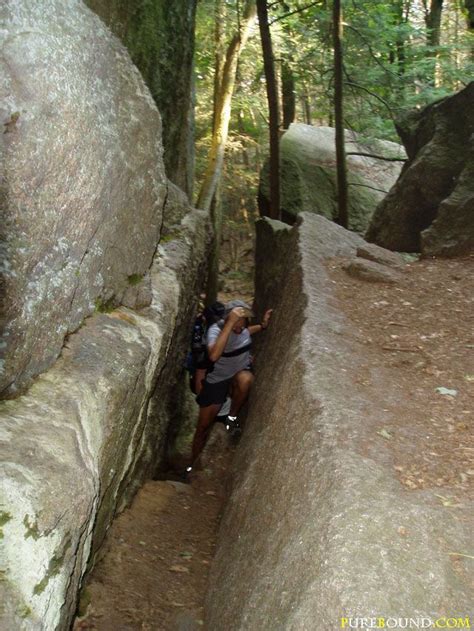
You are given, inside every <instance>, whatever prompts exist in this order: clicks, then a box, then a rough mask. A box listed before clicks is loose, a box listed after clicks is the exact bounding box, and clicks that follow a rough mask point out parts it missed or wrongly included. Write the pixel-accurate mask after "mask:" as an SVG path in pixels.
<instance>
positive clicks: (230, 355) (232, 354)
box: [221, 342, 252, 357]
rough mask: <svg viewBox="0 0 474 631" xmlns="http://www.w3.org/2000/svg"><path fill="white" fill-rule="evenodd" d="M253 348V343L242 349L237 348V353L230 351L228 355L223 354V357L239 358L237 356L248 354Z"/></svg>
mask: <svg viewBox="0 0 474 631" xmlns="http://www.w3.org/2000/svg"><path fill="white" fill-rule="evenodd" d="M251 348H252V343H251V342H250V344H246V345H245V346H242V347H241V348H237V349H236V350H235V351H229V352H228V353H222V355H221V357H237V355H242V353H246V352H247V351H249V350H250V349H251Z"/></svg>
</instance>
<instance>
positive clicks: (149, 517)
mask: <svg viewBox="0 0 474 631" xmlns="http://www.w3.org/2000/svg"><path fill="white" fill-rule="evenodd" d="M232 454H233V446H232V445H230V444H229V443H228V440H227V435H226V433H225V429H224V427H223V426H222V425H219V424H217V425H216V426H215V427H214V429H213V432H212V434H211V438H210V440H209V443H208V446H207V447H206V451H205V453H204V455H203V463H204V464H203V469H202V471H197V472H196V473H193V479H192V481H191V483H190V484H185V483H183V482H178V481H174V480H164V481H161V480H156V481H149V482H147V483H146V484H145V485H144V486H143V487H142V489H141V490H140V491H139V492H138V494H137V496H136V497H135V500H134V502H133V504H132V505H131V507H130V508H128V509H127V510H125V511H124V512H123V513H122V514H121V515H120V516H119V517H118V518H117V519H116V520H115V521H114V523H113V525H112V527H111V529H110V532H109V534H108V537H107V541H106V543H105V546H104V551H103V556H102V558H101V560H100V561H99V562H98V564H97V565H96V567H95V569H94V571H93V572H92V574H91V576H90V577H89V579H88V581H87V583H86V585H85V587H84V589H83V592H82V598H81V605H80V610H79V616H78V617H77V618H76V621H75V623H74V625H73V629H74V631H79V630H85V629H90V630H97V631H162V630H163V631H168V630H169V631H172V630H173V631H174V630H178V631H191V630H194V629H202V628H203V627H204V618H203V615H204V613H203V612H204V598H205V594H206V589H207V581H208V574H209V568H210V563H211V561H212V557H213V554H214V547H215V539H216V532H217V527H218V524H219V520H220V513H221V509H222V506H223V502H224V498H225V492H226V491H225V489H226V472H227V470H228V466H229V463H230V460H231V458H232Z"/></svg>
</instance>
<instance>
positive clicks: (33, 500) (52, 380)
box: [0, 211, 209, 631]
mask: <svg viewBox="0 0 474 631" xmlns="http://www.w3.org/2000/svg"><path fill="white" fill-rule="evenodd" d="M208 244H209V225H208V218H207V217H206V216H205V215H204V213H203V212H201V211H192V212H189V213H188V214H187V215H186V216H185V217H184V218H183V220H182V222H181V224H180V225H179V227H176V228H175V230H174V233H173V235H172V236H170V237H169V238H168V239H167V240H166V242H165V243H164V244H161V245H160V246H159V247H158V250H157V254H156V256H155V258H154V263H153V266H152V269H151V272H150V276H151V283H152V290H153V301H152V304H151V305H150V306H149V307H148V308H146V309H143V310H141V311H139V312H137V311H131V310H129V309H126V308H125V307H120V308H118V309H116V310H114V311H112V312H110V313H108V314H105V313H104V314H96V315H94V316H92V317H90V318H87V320H86V321H85V323H84V326H83V327H81V328H80V329H79V330H78V331H77V332H76V333H73V334H72V335H70V336H69V338H68V340H67V343H66V345H65V346H64V348H63V350H62V353H61V356H60V358H59V359H58V360H57V361H56V363H55V364H54V366H53V367H52V368H51V369H49V370H48V371H47V372H45V373H43V374H42V375H41V376H39V377H38V378H37V379H36V380H35V383H34V384H33V385H32V387H31V388H30V389H29V391H28V393H27V394H25V395H22V396H20V397H18V398H16V399H12V400H8V401H4V402H3V403H2V404H1V405H2V407H1V411H0V425H1V427H2V439H3V441H4V443H3V445H2V457H1V461H2V467H1V474H0V479H1V498H2V501H1V508H0V533H1V537H0V538H1V543H2V544H3V559H2V560H3V562H2V572H3V573H2V581H0V591H2V590H3V593H2V594H0V600H1V602H2V605H3V608H4V611H3V612H2V614H0V618H1V617H2V615H3V619H2V620H1V621H0V628H1V629H5V630H7V629H8V631H13V630H15V631H53V629H60V630H66V629H69V625H70V621H71V617H72V615H73V614H74V611H75V607H76V604H77V593H78V588H79V586H80V583H81V579H82V577H83V575H84V573H85V571H86V568H87V567H88V566H91V565H92V564H93V562H94V558H95V554H96V551H97V549H98V548H99V546H100V544H101V542H102V541H103V538H104V536H105V533H106V531H107V529H108V527H109V525H110V523H111V520H112V519H113V517H114V515H115V514H116V512H117V511H119V510H121V509H123V507H124V506H125V505H126V504H127V502H128V501H129V500H130V499H131V497H133V495H134V493H135V492H136V491H137V489H138V488H139V486H140V485H141V484H142V483H143V480H144V479H146V478H150V477H153V475H154V474H155V473H156V472H157V470H158V469H159V468H160V466H162V464H163V454H164V450H165V448H166V446H167V437H168V434H169V431H170V427H173V425H175V424H176V423H177V421H178V419H179V416H180V402H181V401H184V400H185V397H184V394H183V388H186V389H187V388H188V386H187V383H186V381H185V380H184V379H183V362H184V358H185V356H186V350H187V345H188V339H189V325H190V323H191V322H192V321H193V313H194V308H195V307H196V304H195V302H196V301H195V300H193V298H194V297H197V296H198V295H199V290H200V283H201V281H202V278H204V277H205V264H206V254H207V248H208Z"/></svg>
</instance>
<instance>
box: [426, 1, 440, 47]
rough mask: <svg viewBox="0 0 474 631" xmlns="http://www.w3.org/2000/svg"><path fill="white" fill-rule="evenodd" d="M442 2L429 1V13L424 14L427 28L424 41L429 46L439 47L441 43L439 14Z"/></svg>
mask: <svg viewBox="0 0 474 631" xmlns="http://www.w3.org/2000/svg"><path fill="white" fill-rule="evenodd" d="M442 9H443V0H431V2H430V8H429V11H428V12H427V13H426V16H425V22H426V28H427V36H426V41H427V43H428V44H429V45H430V46H439V45H440V42H441V12H442Z"/></svg>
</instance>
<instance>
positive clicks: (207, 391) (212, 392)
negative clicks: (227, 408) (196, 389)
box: [196, 379, 232, 408]
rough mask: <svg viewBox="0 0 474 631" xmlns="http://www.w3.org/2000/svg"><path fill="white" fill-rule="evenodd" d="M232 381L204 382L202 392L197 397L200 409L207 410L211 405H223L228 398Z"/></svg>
mask: <svg viewBox="0 0 474 631" xmlns="http://www.w3.org/2000/svg"><path fill="white" fill-rule="evenodd" d="M231 383H232V379H226V380H225V381H218V382H217V383H208V382H207V381H204V383H203V384H202V390H201V392H200V393H199V394H198V396H197V397H196V402H197V403H198V405H199V407H200V408H207V407H208V406H209V405H222V404H223V403H224V401H225V400H226V398H227V393H228V392H229V388H230V384H231Z"/></svg>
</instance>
